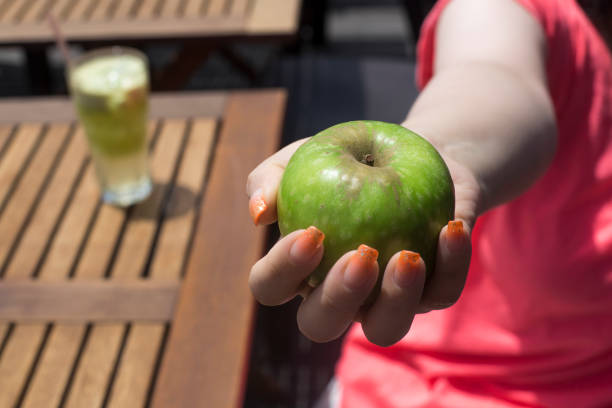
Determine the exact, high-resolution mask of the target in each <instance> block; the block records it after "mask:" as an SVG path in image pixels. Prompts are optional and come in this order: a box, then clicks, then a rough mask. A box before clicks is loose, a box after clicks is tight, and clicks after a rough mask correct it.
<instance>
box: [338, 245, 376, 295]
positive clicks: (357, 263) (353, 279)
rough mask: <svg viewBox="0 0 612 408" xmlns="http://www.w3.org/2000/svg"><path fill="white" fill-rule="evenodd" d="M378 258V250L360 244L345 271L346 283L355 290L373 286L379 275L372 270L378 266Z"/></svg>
mask: <svg viewBox="0 0 612 408" xmlns="http://www.w3.org/2000/svg"><path fill="white" fill-rule="evenodd" d="M377 259H378V251H377V250H375V249H374V248H370V247H369V246H367V245H360V246H359V248H357V252H355V253H354V254H353V255H352V256H351V259H350V260H349V263H348V266H347V267H346V270H345V271H344V284H345V285H346V286H347V287H348V288H349V289H351V290H355V291H359V290H362V289H364V288H366V287H369V286H372V285H373V284H374V281H376V278H377V276H376V274H375V273H372V272H371V271H372V269H373V268H376V260H377Z"/></svg>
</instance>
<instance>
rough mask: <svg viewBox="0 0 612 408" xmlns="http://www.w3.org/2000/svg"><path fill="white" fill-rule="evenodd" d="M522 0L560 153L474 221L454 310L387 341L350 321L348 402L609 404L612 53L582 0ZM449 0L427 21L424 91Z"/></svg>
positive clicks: (344, 376) (420, 319)
mask: <svg viewBox="0 0 612 408" xmlns="http://www.w3.org/2000/svg"><path fill="white" fill-rule="evenodd" d="M516 1H517V2H518V3H520V4H521V5H522V6H523V7H525V8H526V10H527V11H528V12H529V13H531V14H532V16H533V17H535V18H536V19H537V21H538V22H539V23H540V24H541V26H542V28H543V31H544V32H545V34H546V38H547V44H548V54H547V61H546V65H547V73H548V83H549V90H550V94H551V97H552V100H553V102H554V107H555V113H556V118H557V123H558V127H559V144H558V150H557V152H556V156H555V158H554V160H553V163H552V165H551V166H550V168H549V169H548V170H547V172H546V173H545V174H544V176H543V177H542V178H541V179H539V180H538V181H537V182H536V184H535V185H533V186H532V187H531V188H530V189H529V190H528V191H527V192H525V193H524V194H523V195H521V196H520V197H519V198H518V199H516V200H514V201H512V202H509V203H507V204H505V205H503V206H500V207H497V208H495V209H493V210H491V211H489V212H487V213H485V214H484V215H482V216H481V217H480V218H479V219H478V221H477V223H476V226H475V228H474V232H473V237H472V239H473V248H474V249H473V256H472V264H471V267H470V272H469V275H468V279H467V284H466V287H465V290H464V291H463V294H462V296H461V299H460V300H459V301H458V302H457V303H456V304H455V305H454V306H452V307H451V308H449V309H446V310H442V311H436V312H431V313H428V314H425V315H419V316H417V318H416V319H415V322H414V324H413V327H412V329H411V331H410V333H409V334H408V335H407V336H406V337H405V338H404V339H403V340H402V341H401V342H399V343H398V344H396V345H395V346H393V347H389V348H381V347H377V346H375V345H372V344H371V343H369V342H368V341H367V340H366V339H365V337H364V335H363V332H362V331H361V327H360V326H359V325H355V326H354V327H353V328H352V329H351V331H350V333H349V335H348V337H347V340H346V344H345V348H344V351H343V354H342V357H341V360H340V362H339V364H338V367H337V379H338V381H339V383H340V386H341V389H342V404H341V406H342V407H347V408H361V407H376V408H384V407H452V408H463V407H466V408H479V407H487V408H493V407H496V408H499V407H554V408H563V407H567V408H584V407H612V144H611V143H610V141H611V136H612V133H611V132H612V69H611V68H612V64H611V62H612V61H611V58H610V54H609V52H608V50H607V48H606V46H605V43H604V42H603V40H602V39H601V37H600V36H599V34H598V33H597V32H596V30H595V28H594V27H593V26H592V25H591V23H590V21H589V20H588V18H587V17H586V16H585V15H584V14H583V12H582V10H581V9H580V7H579V6H578V5H577V4H576V3H575V1H574V0H516ZM448 2H449V0H441V1H439V2H438V4H437V5H436V7H435V8H434V9H433V10H432V12H431V13H430V15H429V16H428V18H427V19H426V21H425V23H424V26H423V29H422V35H421V39H420V43H419V46H418V61H419V66H418V72H417V82H418V84H419V86H420V87H423V86H425V85H426V84H427V82H428V81H429V80H430V79H431V77H432V73H433V58H434V46H435V38H434V37H435V27H436V24H437V22H438V20H439V17H440V14H441V12H442V10H443V8H444V7H445V6H446V4H448ZM492 97H494V96H492Z"/></svg>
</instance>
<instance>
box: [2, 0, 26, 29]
mask: <svg viewBox="0 0 612 408" xmlns="http://www.w3.org/2000/svg"><path fill="white" fill-rule="evenodd" d="M25 5H26V4H25V2H24V1H19V0H13V1H12V2H10V3H8V6H7V7H6V9H5V11H4V13H3V14H2V16H0V23H4V24H17V16H18V15H19V13H20V12H21V10H22V9H23V7H24V6H25Z"/></svg>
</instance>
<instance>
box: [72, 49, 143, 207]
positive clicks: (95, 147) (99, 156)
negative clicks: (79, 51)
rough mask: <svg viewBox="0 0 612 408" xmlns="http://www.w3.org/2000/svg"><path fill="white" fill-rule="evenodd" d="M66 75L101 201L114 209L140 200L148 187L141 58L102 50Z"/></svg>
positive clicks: (131, 52)
mask: <svg viewBox="0 0 612 408" xmlns="http://www.w3.org/2000/svg"><path fill="white" fill-rule="evenodd" d="M67 77H68V84H69V88H70V92H71V94H72V99H73V101H74V103H75V106H76V110H77V112H78V116H79V118H80V121H81V123H82V124H83V127H84V128H85V133H86V134H87V139H88V141H89V147H90V150H91V154H92V157H93V162H94V165H95V168H96V173H97V175H98V179H99V181H100V186H101V190H102V198H103V200H104V201H106V202H108V203H112V204H115V205H119V206H129V205H131V204H134V203H136V202H138V201H142V200H144V199H145V198H147V196H148V195H149V194H150V192H151V188H152V183H151V177H150V172H149V165H148V149H147V117H148V111H149V101H148V95H149V75H148V63H147V58H146V56H145V55H144V54H142V53H141V52H139V51H137V50H134V49H129V48H123V47H112V48H102V49H99V50H96V51H92V52H89V53H86V54H84V55H82V56H81V57H79V58H77V59H76V60H75V61H73V62H72V64H71V66H70V68H69V69H68V72H67Z"/></svg>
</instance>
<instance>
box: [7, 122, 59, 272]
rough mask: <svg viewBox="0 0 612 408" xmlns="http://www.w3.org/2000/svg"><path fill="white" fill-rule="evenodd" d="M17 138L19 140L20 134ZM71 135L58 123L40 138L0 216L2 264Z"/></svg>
mask: <svg viewBox="0 0 612 408" xmlns="http://www.w3.org/2000/svg"><path fill="white" fill-rule="evenodd" d="M23 129H24V132H30V131H31V132H32V133H37V132H39V131H40V125H35V124H32V125H24V127H23ZM17 136H18V138H17V140H16V141H19V140H20V139H19V135H17ZM70 136H71V132H70V127H69V126H67V125H57V126H53V127H51V128H50V129H49V130H48V132H46V133H45V134H44V136H43V138H42V140H41V141H40V146H38V148H37V150H36V152H35V153H34V155H33V157H32V159H31V160H30V163H29V166H28V167H27V168H26V169H25V172H24V174H23V177H22V178H21V181H20V183H19V185H18V186H17V188H16V189H15V191H14V192H13V193H12V194H11V197H10V199H9V201H8V204H7V205H6V207H5V209H4V211H3V213H2V218H0V268H3V267H4V265H5V264H6V262H7V260H8V257H9V256H10V255H11V250H12V248H13V247H14V245H15V244H16V243H18V237H19V234H20V232H21V230H22V228H23V227H24V226H25V223H26V222H27V219H28V214H29V213H30V211H31V209H32V207H33V206H36V205H37V204H38V202H37V201H36V198H37V197H38V195H39V192H40V190H41V188H42V187H43V183H44V182H45V180H46V178H47V175H48V174H52V170H53V164H54V162H55V160H56V156H57V155H58V153H59V152H60V149H61V148H62V146H63V145H64V143H65V142H66V140H67V138H69V137H70Z"/></svg>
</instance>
